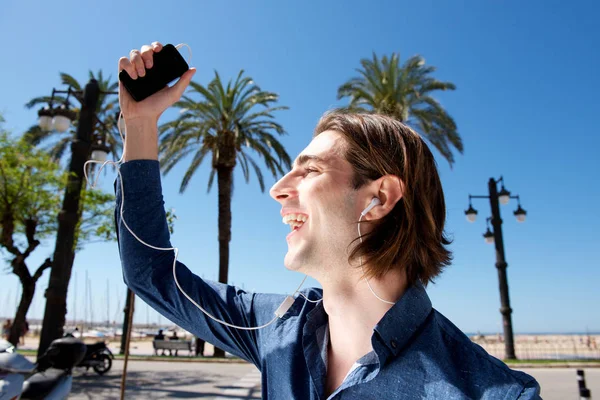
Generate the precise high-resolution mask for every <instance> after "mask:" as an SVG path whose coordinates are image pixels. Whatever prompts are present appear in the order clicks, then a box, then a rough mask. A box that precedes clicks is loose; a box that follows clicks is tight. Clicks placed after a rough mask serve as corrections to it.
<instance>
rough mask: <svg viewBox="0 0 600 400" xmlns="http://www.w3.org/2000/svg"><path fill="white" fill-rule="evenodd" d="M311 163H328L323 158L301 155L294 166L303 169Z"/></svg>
mask: <svg viewBox="0 0 600 400" xmlns="http://www.w3.org/2000/svg"><path fill="white" fill-rule="evenodd" d="M309 161H314V162H317V163H321V164H326V163H327V160H325V159H324V158H323V157H319V156H313V155H308V154H302V155H299V156H298V158H296V161H294V164H295V165H296V166H297V167H301V166H303V165H304V164H306V163H307V162H309Z"/></svg>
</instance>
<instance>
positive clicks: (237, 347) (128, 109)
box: [115, 43, 284, 368]
mask: <svg viewBox="0 0 600 400" xmlns="http://www.w3.org/2000/svg"><path fill="white" fill-rule="evenodd" d="M161 48H162V46H161V45H160V44H159V43H153V44H152V45H151V46H144V47H142V50H141V51H137V50H133V51H132V52H131V53H130V58H125V57H124V58H121V59H120V60H119V69H120V70H126V71H127V73H128V74H129V75H130V76H131V77H132V78H134V79H137V77H138V76H144V74H145V68H151V67H152V55H153V54H154V53H155V52H158V51H160V50H161ZM194 73H195V70H193V69H191V70H190V71H188V72H186V73H185V74H184V75H183V76H182V77H181V79H180V80H179V81H178V82H177V83H176V84H175V85H174V86H172V87H170V88H165V89H163V90H161V91H160V92H158V93H156V94H154V95H152V96H150V97H148V98H147V99H145V100H143V101H141V102H135V101H134V100H133V99H132V98H131V96H130V94H129V93H128V92H127V90H126V89H125V88H124V87H123V86H122V84H121V86H120V89H119V102H120V106H121V111H122V112H123V116H124V120H125V126H126V137H125V146H124V147H125V149H124V153H125V154H124V160H125V162H124V163H123V164H122V165H121V167H120V169H119V171H120V175H121V176H120V177H119V178H118V179H117V182H116V185H115V190H116V197H117V204H116V209H115V222H116V227H117V235H118V242H119V251H120V256H121V263H122V266H123V277H124V280H125V283H126V284H127V286H129V287H130V288H131V289H132V290H133V291H134V293H135V294H136V295H138V296H139V297H141V298H142V299H143V300H144V301H145V302H146V303H148V304H149V305H150V306H151V307H153V308H154V309H155V310H157V311H158V312H160V313H161V314H162V315H164V316H165V317H167V318H168V319H170V320H171V321H173V322H174V323H176V324H177V325H178V326H180V327H182V328H184V329H186V330H188V331H190V332H192V333H194V334H195V335H197V336H199V337H201V338H202V339H204V340H207V341H208V342H211V343H213V344H215V345H217V346H218V347H220V348H222V349H224V350H226V351H228V352H230V353H232V354H235V355H237V356H240V357H242V358H244V359H246V360H248V361H250V362H253V363H254V364H255V365H257V366H258V367H259V368H260V359H261V354H260V343H261V341H262V340H263V337H264V336H265V335H268V332H269V331H270V328H271V327H269V328H267V329H263V330H260V331H247V330H239V329H236V328H231V327H227V326H225V325H222V324H220V323H218V322H216V321H214V320H212V319H210V318H209V317H207V316H206V315H205V314H204V313H203V312H201V311H200V310H199V309H198V308H197V307H196V306H195V305H194V304H192V302H190V301H189V300H188V299H187V298H185V296H184V295H183V294H182V293H181V291H180V290H179V289H178V288H177V286H176V283H175V280H174V277H173V262H174V257H175V254H174V251H173V250H157V249H153V248H150V247H148V246H146V245H144V244H143V243H141V242H140V241H139V240H138V239H136V238H135V237H134V236H133V235H132V233H131V232H130V231H129V229H127V227H126V226H125V223H126V224H127V226H128V227H129V228H130V229H131V231H133V232H134V233H135V234H136V235H137V236H138V238H139V239H141V240H142V241H144V242H146V243H148V244H150V245H152V246H154V247H157V248H162V249H169V248H172V247H173V246H172V245H171V243H170V235H169V229H168V225H167V220H166V213H165V209H164V202H163V195H162V187H161V180H160V169H159V163H158V137H157V136H158V134H157V132H158V129H157V123H158V118H159V117H160V115H161V114H162V113H163V112H164V111H165V110H166V109H167V108H168V107H170V106H171V105H172V104H173V103H175V102H176V101H178V100H179V98H180V97H181V95H182V94H183V92H184V90H185V88H186V87H187V86H188V85H189V82H190V80H191V78H192V76H193V75H194ZM122 205H123V215H122V216H121V206H122ZM198 261H199V262H201V260H198ZM176 274H177V280H178V282H179V283H180V285H181V287H182V289H183V290H184V291H185V292H186V293H187V294H188V295H189V296H190V297H191V298H192V299H193V300H194V301H195V302H196V303H198V304H199V305H200V306H202V308H204V309H205V310H206V311H207V312H209V313H210V314H211V315H212V316H214V317H215V318H217V319H220V320H222V321H226V322H228V323H230V324H233V325H238V326H244V327H251V326H260V325H263V324H266V323H268V322H269V321H270V320H272V319H273V312H274V311H275V309H276V308H277V306H278V305H279V304H280V303H281V301H283V299H284V296H279V295H261V294H247V293H245V292H243V291H240V290H236V289H235V288H234V287H232V286H228V285H225V284H221V283H217V282H209V281H204V280H202V279H201V278H199V277H198V276H196V275H194V274H193V273H192V272H191V271H190V270H189V269H188V268H187V267H186V266H185V265H183V264H182V263H179V262H177V266H176Z"/></svg>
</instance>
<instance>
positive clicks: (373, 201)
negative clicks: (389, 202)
mask: <svg viewBox="0 0 600 400" xmlns="http://www.w3.org/2000/svg"><path fill="white" fill-rule="evenodd" d="M379 204H381V200H379V199H378V198H377V197H373V200H371V202H370V203H369V205H368V206H367V208H365V209H364V210H362V212H361V213H360V215H361V216H362V217H364V216H365V215H367V213H368V212H369V211H371V209H372V208H373V207H375V206H377V205H379Z"/></svg>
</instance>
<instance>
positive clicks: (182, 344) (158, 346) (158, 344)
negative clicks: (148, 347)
mask: <svg viewBox="0 0 600 400" xmlns="http://www.w3.org/2000/svg"><path fill="white" fill-rule="evenodd" d="M152 346H153V347H154V354H155V355H158V350H162V351H163V354H164V351H165V350H169V355H171V354H172V352H173V351H175V355H177V351H179V350H187V351H188V355H189V356H191V355H192V342H191V341H189V342H188V341H187V340H154V341H152Z"/></svg>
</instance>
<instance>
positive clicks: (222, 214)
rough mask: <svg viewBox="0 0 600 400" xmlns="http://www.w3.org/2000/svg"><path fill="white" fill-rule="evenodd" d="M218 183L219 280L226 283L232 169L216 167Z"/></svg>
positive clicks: (229, 236)
mask: <svg viewBox="0 0 600 400" xmlns="http://www.w3.org/2000/svg"><path fill="white" fill-rule="evenodd" d="M217 182H218V185H219V282H221V283H227V278H228V275H229V242H230V241H231V188H232V185H233V169H232V168H229V167H220V168H218V169H217Z"/></svg>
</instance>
